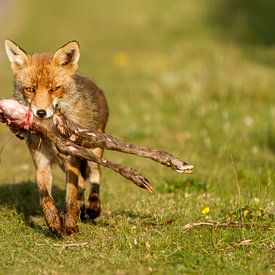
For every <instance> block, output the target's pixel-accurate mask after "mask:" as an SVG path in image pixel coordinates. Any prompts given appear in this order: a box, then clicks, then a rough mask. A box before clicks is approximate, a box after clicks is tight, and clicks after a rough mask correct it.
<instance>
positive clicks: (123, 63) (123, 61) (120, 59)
mask: <svg viewBox="0 0 275 275" xmlns="http://www.w3.org/2000/svg"><path fill="white" fill-rule="evenodd" d="M113 61H114V63H115V64H116V65H117V66H118V67H127V66H128V64H129V55H128V53H126V52H117V53H115V54H114V57H113Z"/></svg>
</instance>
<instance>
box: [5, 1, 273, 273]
mask: <svg viewBox="0 0 275 275" xmlns="http://www.w3.org/2000/svg"><path fill="white" fill-rule="evenodd" d="M5 3H6V2H5ZM8 3H9V4H5V5H4V6H3V1H2V2H0V4H1V5H2V6H1V7H4V8H5V10H6V12H1V13H0V30H1V35H0V38H1V40H2V41H3V40H4V38H10V39H12V40H14V41H16V42H17V43H18V44H19V45H20V46H22V47H23V48H24V49H25V50H26V51H28V52H30V53H33V52H43V51H54V50H56V49H57V48H58V47H60V46H62V45H64V44H65V43H66V42H67V41H70V40H73V39H76V40H78V41H79V43H80V47H81V59H80V60H81V61H80V67H79V71H80V73H81V74H83V75H85V76H89V77H90V78H92V79H93V80H94V81H95V82H96V83H97V84H98V85H99V86H101V87H102V88H103V90H104V91H105V93H106V96H107V98H108V102H109V106H110V120H109V124H108V127H107V132H108V133H110V134H112V135H114V136H117V137H119V138H121V139H124V140H127V141H129V142H132V143H138V144H141V145H145V146H150V147H154V148H160V149H163V150H165V151H169V152H171V153H173V154H175V155H177V156H178V157H180V158H182V159H184V160H186V161H188V162H190V163H192V164H193V165H194V166H195V169H194V174H192V175H188V176H186V175H179V174H177V173H176V172H174V171H171V170H169V169H168V168H166V167H162V166H160V165H158V164H155V163H153V162H152V161H150V160H143V159H140V158H138V157H133V156H127V155H123V154H119V153H114V152H106V153H105V157H106V158H108V159H111V160H115V161H116V162H120V163H127V164H128V165H130V166H132V167H135V168H136V169H138V170H140V171H142V172H143V173H144V174H145V175H146V176H147V177H148V178H149V179H150V182H151V183H152V185H153V186H154V192H153V193H152V194H150V193H148V192H146V191H144V190H141V189H138V188H137V187H136V186H134V185H133V184H132V183H131V182H128V181H126V180H124V179H122V178H121V177H120V176H118V175H116V174H114V173H113V172H112V171H109V170H106V169H103V182H102V189H101V198H102V207H103V213H102V216H101V217H100V218H99V219H98V220H97V222H96V223H95V224H90V223H80V233H79V234H77V235H75V236H72V237H67V238H65V239H63V240H60V239H57V238H55V237H54V236H53V235H51V234H50V232H49V230H48V228H47V226H46V225H45V222H44V219H43V216H42V213H41V210H40V209H39V205H38V195H37V190H36V186H35V182H34V169H33V165H32V163H31V159H30V156H29V153H28V151H27V149H26V146H25V144H24V142H22V141H20V140H17V139H16V138H15V137H14V136H13V135H12V134H11V133H10V132H9V130H8V129H7V127H5V126H4V125H0V132H1V136H0V145H1V154H0V155H1V164H0V242H1V249H0V257H1V261H0V270H1V272H0V273H2V274H9V273H12V274H17V273H19V272H20V274H32V273H33V274H37V273H42V274H70V273H71V274H74V273H76V272H77V273H79V274H98V273H104V274H128V273H129V274H130V273H131V274H139V273H155V274H180V273H181V274H182V273H206V274H240V273H244V274H255V273H264V274H265V273H269V272H272V271H273V270H274V208H275V205H274V201H273V199H274V195H275V188H274V181H275V170H274V166H275V124H274V121H275V103H274V102H275V93H274V86H275V45H274V42H275V40H274V39H275V38H274V37H275V36H274V35H273V33H274V29H275V28H273V24H274V23H273V21H274V20H271V18H274V16H273V12H272V11H274V10H275V9H274V4H273V3H272V2H271V1H263V2H262V3H261V5H259V4H257V1H252V2H249V1H243V2H242V3H241V4H240V3H238V1H232V4H230V3H231V2H229V1H226V0H220V1H217V0H204V1H191V0H188V1H180V0H175V1H173V2H171V3H170V2H169V1H168V2H167V1H164V0H158V1H156V0H150V1H145V0H139V1H126V0H118V1H114V2H111V1H108V3H107V2H105V1H90V2H88V1H84V0H79V1H77V3H76V2H75V1H68V0H67V1H58V2H57V1H53V0H50V1H42V2H41V1H34V0H26V1H10V2H8ZM266 11H268V12H266ZM262 13H264V14H266V16H264V15H262ZM232 14H234V16H232ZM255 14H256V15H258V14H259V15H261V16H260V17H257V18H260V19H259V20H258V19H257V20H253V18H254V17H253V16H254V15H255ZM272 16H273V17H272ZM251 22H252V23H251ZM268 28H270V32H268ZM262 30H265V32H263V31H262ZM0 83H1V89H0V93H1V96H2V97H10V96H11V95H12V73H11V70H10V69H9V64H8V61H7V58H6V57H5V53H4V43H3V47H2V49H1V51H0ZM64 190H65V185H64V176H63V175H62V173H61V172H60V171H59V170H58V169H56V170H55V180H54V190H53V194H54V197H55V200H56V201H57V204H58V206H59V207H60V209H62V207H63V202H64V201H63V200H64ZM193 222H201V223H203V222H210V225H198V226H194V227H188V225H190V224H192V223H193ZM216 222H219V223H220V224H222V226H217V224H216ZM238 225H240V226H239V227H238Z"/></svg>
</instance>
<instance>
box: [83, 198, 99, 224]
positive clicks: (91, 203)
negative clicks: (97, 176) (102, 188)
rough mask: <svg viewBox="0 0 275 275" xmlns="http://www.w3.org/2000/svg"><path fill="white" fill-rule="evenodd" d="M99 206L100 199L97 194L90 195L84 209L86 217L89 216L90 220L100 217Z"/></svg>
mask: <svg viewBox="0 0 275 275" xmlns="http://www.w3.org/2000/svg"><path fill="white" fill-rule="evenodd" d="M100 213H101V206H100V199H99V196H98V194H97V193H92V194H91V195H90V196H89V199H88V206H87V208H86V215H88V216H89V218H90V219H91V220H95V219H96V218H97V217H99V216H100Z"/></svg>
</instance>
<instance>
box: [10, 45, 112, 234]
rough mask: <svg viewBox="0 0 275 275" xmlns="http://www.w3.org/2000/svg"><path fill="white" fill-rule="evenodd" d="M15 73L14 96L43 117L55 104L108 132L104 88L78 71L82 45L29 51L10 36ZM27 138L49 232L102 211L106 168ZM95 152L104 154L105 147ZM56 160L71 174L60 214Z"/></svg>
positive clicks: (68, 228)
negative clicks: (87, 189)
mask: <svg viewBox="0 0 275 275" xmlns="http://www.w3.org/2000/svg"><path fill="white" fill-rule="evenodd" d="M5 47H6V52H7V56H8V58H9V61H10V63H11V68H12V71H13V74H14V96H15V98H17V99H18V100H20V101H21V102H22V103H24V104H27V105H29V106H30V108H31V110H32V112H33V114H34V115H35V116H36V117H38V118H40V119H48V118H50V117H51V116H52V115H53V113H54V111H55V109H56V108H60V109H61V110H62V112H64V113H65V115H66V116H67V117H68V118H69V119H70V120H71V121H73V122H75V123H77V124H79V125H80V126H82V127H86V128H93V129H96V130H97V131H102V132H104V129H105V126H106V123H107V120H108V105H107V101H106V98H105V96H104V93H103V92H102V90H101V89H100V88H99V87H98V86H97V85H96V84H95V83H94V82H92V81H91V80H89V79H88V78H86V77H83V76H80V75H78V74H77V73H76V72H77V68H78V61H79V57H80V50H79V44H78V42H77V41H71V42H68V43H67V44H65V45H64V46H63V47H61V48H59V49H58V50H57V51H56V52H55V53H54V54H44V53H43V54H33V55H28V54H27V53H26V52H25V51H24V50H23V49H21V48H20V47H19V46H18V45H16V44H15V43H14V42H12V41H10V40H6V41H5ZM26 142H27V145H28V147H29V150H30V152H31V156H32V159H33V162H34V165H35V168H36V181H37V185H38V191H39V200H40V205H41V208H42V210H43V213H44V216H45V220H46V223H47V224H48V226H49V228H50V230H51V231H52V232H53V233H54V234H56V235H58V236H64V235H70V234H73V233H76V232H78V226H77V220H78V216H79V212H80V218H81V219H82V220H84V219H86V217H87V216H88V217H90V218H91V219H95V218H97V217H98V216H99V215H100V211H101V206H100V199H99V187H100V178H101V172H100V168H99V166H98V165H97V164H95V163H90V162H87V161H85V160H80V159H78V158H75V157H69V156H65V155H62V154H60V153H58V151H57V150H56V148H55V146H54V145H53V144H52V143H51V142H50V141H49V140H47V139H45V138H43V136H40V135H38V134H33V133H30V134H28V135H27V137H26ZM94 153H95V154H96V155H97V156H99V157H101V156H102V153H103V150H102V149H99V148H96V149H94ZM55 162H57V163H58V164H59V165H60V166H61V168H62V169H63V170H64V171H65V173H66V203H65V212H64V217H63V218H61V216H60V214H59V212H58V210H57V208H56V205H55V202H54V200H53V198H52V196H51V189H52V172H51V166H52V164H53V163H55ZM85 180H88V181H89V183H90V194H89V198H88V203H87V204H85V203H84V190H85V184H84V183H85Z"/></svg>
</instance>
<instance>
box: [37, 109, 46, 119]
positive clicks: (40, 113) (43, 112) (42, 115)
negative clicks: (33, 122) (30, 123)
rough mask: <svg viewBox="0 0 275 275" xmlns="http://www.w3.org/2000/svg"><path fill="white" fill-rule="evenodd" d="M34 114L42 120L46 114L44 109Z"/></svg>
mask: <svg viewBox="0 0 275 275" xmlns="http://www.w3.org/2000/svg"><path fill="white" fill-rule="evenodd" d="M36 114H37V115H38V116H39V117H40V118H43V117H44V116H46V114H47V112H46V111H45V110H44V109H40V110H37V111H36Z"/></svg>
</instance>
